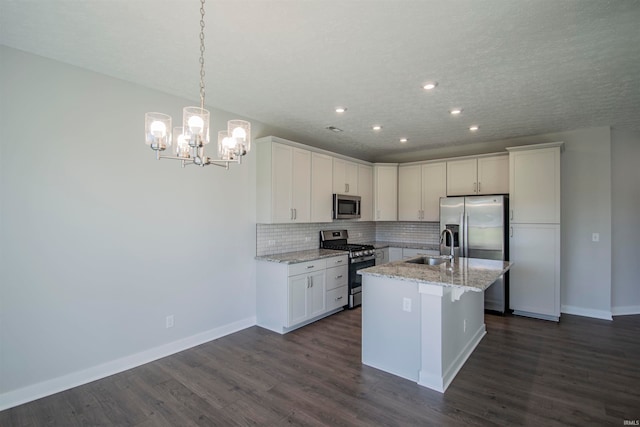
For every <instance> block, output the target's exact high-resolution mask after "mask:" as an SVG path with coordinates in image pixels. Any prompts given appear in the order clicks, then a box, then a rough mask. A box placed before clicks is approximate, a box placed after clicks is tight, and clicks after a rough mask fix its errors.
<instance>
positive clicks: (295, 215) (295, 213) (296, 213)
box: [293, 208, 298, 219]
mask: <svg viewBox="0 0 640 427" xmlns="http://www.w3.org/2000/svg"><path fill="white" fill-rule="evenodd" d="M293 219H298V209H296V208H293Z"/></svg>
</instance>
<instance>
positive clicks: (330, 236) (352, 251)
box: [320, 230, 376, 308]
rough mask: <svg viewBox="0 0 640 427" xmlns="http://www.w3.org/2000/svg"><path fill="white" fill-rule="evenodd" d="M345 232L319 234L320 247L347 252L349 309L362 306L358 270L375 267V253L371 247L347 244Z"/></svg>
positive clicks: (330, 231)
mask: <svg viewBox="0 0 640 427" xmlns="http://www.w3.org/2000/svg"><path fill="white" fill-rule="evenodd" d="M348 238H349V233H348V232H347V230H326V231H321V232H320V247H321V248H325V249H333V250H338V251H347V252H349V305H348V307H349V308H354V307H357V306H359V305H361V304H362V276H360V275H358V274H357V271H358V270H361V269H363V268H367V267H373V266H374V265H376V255H375V254H376V251H375V248H374V247H373V246H372V245H361V244H349V243H347V239H348Z"/></svg>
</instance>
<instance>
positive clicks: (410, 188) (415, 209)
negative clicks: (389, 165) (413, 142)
mask: <svg viewBox="0 0 640 427" xmlns="http://www.w3.org/2000/svg"><path fill="white" fill-rule="evenodd" d="M421 190H422V180H421V165H411V166H400V167H398V221H420V220H421V219H422V195H421Z"/></svg>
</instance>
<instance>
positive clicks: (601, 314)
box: [561, 305, 613, 320]
mask: <svg viewBox="0 0 640 427" xmlns="http://www.w3.org/2000/svg"><path fill="white" fill-rule="evenodd" d="M561 311H562V313H565V314H575V315H576V316H585V317H593V318H595V319H603V320H613V317H612V314H611V311H608V310H594V309H592V308H583V307H576V306H573V305H563V306H562V310H561Z"/></svg>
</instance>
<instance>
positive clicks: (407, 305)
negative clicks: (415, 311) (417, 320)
mask: <svg viewBox="0 0 640 427" xmlns="http://www.w3.org/2000/svg"><path fill="white" fill-rule="evenodd" d="M402 310H403V311H408V312H411V298H403V299H402Z"/></svg>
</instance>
